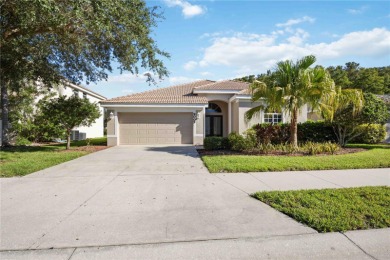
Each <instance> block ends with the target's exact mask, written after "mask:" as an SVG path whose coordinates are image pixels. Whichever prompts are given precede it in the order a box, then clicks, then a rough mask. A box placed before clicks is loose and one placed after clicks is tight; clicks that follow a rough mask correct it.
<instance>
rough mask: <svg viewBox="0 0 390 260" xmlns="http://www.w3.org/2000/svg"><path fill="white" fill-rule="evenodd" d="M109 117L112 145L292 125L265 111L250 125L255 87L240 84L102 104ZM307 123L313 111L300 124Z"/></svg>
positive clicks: (203, 83)
mask: <svg viewBox="0 0 390 260" xmlns="http://www.w3.org/2000/svg"><path fill="white" fill-rule="evenodd" d="M100 103H101V105H102V107H104V108H106V109H107V112H108V113H109V115H110V116H109V118H108V123H107V139H108V146H115V145H132V144H194V145H201V144H203V139H204V138H205V137H206V136H227V135H228V134H229V133H231V132H237V133H243V132H244V131H245V130H247V129H248V128H250V127H251V126H253V125H254V124H257V123H263V122H268V123H279V122H289V116H288V114H287V113H264V112H261V113H260V114H259V115H258V116H257V117H254V118H253V119H252V120H250V121H249V122H248V121H246V120H245V112H246V111H248V110H249V109H250V108H252V107H253V106H257V105H259V104H258V103H253V102H252V101H251V95H250V90H249V84H248V83H245V82H240V81H235V80H225V81H212V80H200V81H195V82H192V83H187V84H182V85H176V86H172V87H167V88H157V89H154V90H150V91H146V92H141V93H136V94H131V95H128V96H122V97H117V98H112V99H108V100H104V101H101V102H100ZM306 119H307V107H305V108H304V109H303V110H302V111H301V114H300V116H299V121H300V122H304V121H306Z"/></svg>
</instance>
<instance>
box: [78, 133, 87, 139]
mask: <svg viewBox="0 0 390 260" xmlns="http://www.w3.org/2000/svg"><path fill="white" fill-rule="evenodd" d="M85 139H87V133H79V139H78V140H85Z"/></svg>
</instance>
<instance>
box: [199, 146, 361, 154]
mask: <svg viewBox="0 0 390 260" xmlns="http://www.w3.org/2000/svg"><path fill="white" fill-rule="evenodd" d="M197 151H198V153H199V155H201V156H205V155H208V156H213V155H257V156H279V155H285V156H326V155H332V154H331V153H321V154H316V155H309V154H307V153H305V152H302V151H298V152H294V153H288V152H283V151H269V152H267V153H264V152H262V151H259V150H249V151H241V152H239V151H232V150H205V149H198V150H197ZM362 151H366V149H364V148H340V150H338V151H336V152H335V153H334V154H333V155H339V154H348V153H357V152H362Z"/></svg>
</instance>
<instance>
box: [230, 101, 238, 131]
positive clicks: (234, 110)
mask: <svg viewBox="0 0 390 260" xmlns="http://www.w3.org/2000/svg"><path fill="white" fill-rule="evenodd" d="M238 108H239V105H238V102H232V103H231V113H232V115H231V117H232V126H231V127H232V132H236V133H238V132H239V131H240V130H239V118H240V116H239V109H238Z"/></svg>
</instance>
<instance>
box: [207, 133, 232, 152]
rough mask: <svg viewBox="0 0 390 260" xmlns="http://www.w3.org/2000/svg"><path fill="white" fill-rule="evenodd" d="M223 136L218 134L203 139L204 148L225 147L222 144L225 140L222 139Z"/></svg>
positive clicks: (216, 148) (217, 148)
mask: <svg viewBox="0 0 390 260" xmlns="http://www.w3.org/2000/svg"><path fill="white" fill-rule="evenodd" d="M223 139H224V137H220V136H209V137H206V138H205V139H204V142H203V147H204V149H206V150H221V149H225V148H224V144H225V143H226V141H225V142H224V141H223Z"/></svg>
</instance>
